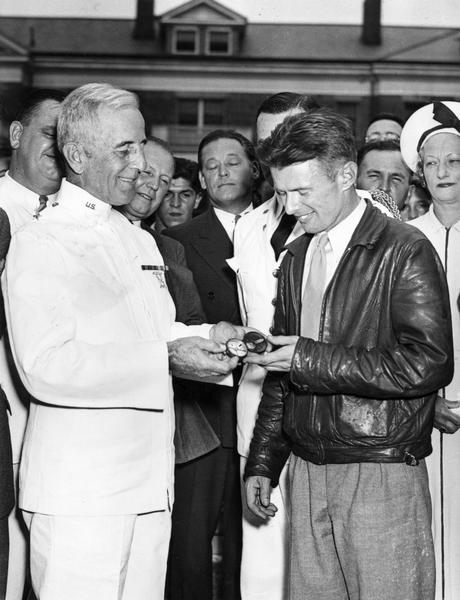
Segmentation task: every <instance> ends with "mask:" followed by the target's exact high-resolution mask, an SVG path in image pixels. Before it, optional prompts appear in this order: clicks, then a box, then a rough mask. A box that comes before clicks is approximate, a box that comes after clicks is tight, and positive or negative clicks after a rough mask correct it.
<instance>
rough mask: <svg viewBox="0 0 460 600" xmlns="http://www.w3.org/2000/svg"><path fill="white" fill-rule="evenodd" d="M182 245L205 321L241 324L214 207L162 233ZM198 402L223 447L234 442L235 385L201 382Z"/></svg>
mask: <svg viewBox="0 0 460 600" xmlns="http://www.w3.org/2000/svg"><path fill="white" fill-rule="evenodd" d="M163 234H164V235H166V236H169V237H172V238H174V239H176V240H177V241H179V242H180V243H181V244H182V245H183V246H184V248H185V256H186V259H187V264H188V266H189V268H190V270H191V271H192V273H193V278H194V280H195V283H196V286H197V288H198V293H199V295H200V298H201V303H202V305H203V308H204V312H205V315H206V320H207V321H208V322H209V323H217V322H219V321H230V322H231V323H235V324H240V323H241V317H240V312H239V305H238V292H237V284H236V276H235V273H234V272H233V271H232V269H231V268H230V267H229V266H228V265H227V263H226V259H227V258H230V257H232V256H233V244H232V242H231V241H230V239H229V237H228V235H227V232H226V231H225V229H224V228H223V226H222V225H221V223H220V221H219V219H218V218H217V216H216V214H215V212H214V210H213V209H212V208H211V209H209V210H208V211H206V212H205V213H203V214H201V215H199V216H198V217H195V218H193V219H192V220H191V221H190V222H189V223H186V224H185V225H178V226H177V227H172V228H171V229H167V230H165V231H164V232H163ZM200 385H201V388H202V392H201V397H200V399H199V404H200V407H201V409H202V410H203V412H204V414H205V415H206V417H207V418H208V421H209V422H210V423H211V425H212V427H213V428H214V431H215V432H216V434H217V435H218V436H219V439H220V440H221V443H222V446H224V447H234V446H235V445H236V408H235V398H236V385H235V386H234V387H233V389H232V388H228V387H224V386H217V385H212V384H200Z"/></svg>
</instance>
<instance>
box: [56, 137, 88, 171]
mask: <svg viewBox="0 0 460 600" xmlns="http://www.w3.org/2000/svg"><path fill="white" fill-rule="evenodd" d="M62 154H63V156H64V158H65V161H66V163H67V164H68V165H69V167H70V168H71V169H72V171H73V172H74V173H76V174H77V175H81V174H82V173H83V171H84V168H85V164H86V160H87V156H86V153H85V151H84V150H83V147H82V146H81V144H79V143H78V142H67V143H66V144H64V146H63V148H62Z"/></svg>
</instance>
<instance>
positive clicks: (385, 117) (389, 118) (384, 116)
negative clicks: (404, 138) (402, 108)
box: [367, 112, 404, 127]
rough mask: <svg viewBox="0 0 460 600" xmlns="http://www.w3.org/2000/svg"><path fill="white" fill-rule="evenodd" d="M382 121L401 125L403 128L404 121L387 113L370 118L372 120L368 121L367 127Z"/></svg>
mask: <svg viewBox="0 0 460 600" xmlns="http://www.w3.org/2000/svg"><path fill="white" fill-rule="evenodd" d="M383 120H385V121H394V122H395V123H398V125H401V127H404V119H402V118H401V117H399V116H398V115H395V114H393V113H389V112H380V113H377V114H376V115H374V116H373V117H372V119H371V120H370V121H369V123H368V124H367V127H369V125H372V123H375V122H376V121H383Z"/></svg>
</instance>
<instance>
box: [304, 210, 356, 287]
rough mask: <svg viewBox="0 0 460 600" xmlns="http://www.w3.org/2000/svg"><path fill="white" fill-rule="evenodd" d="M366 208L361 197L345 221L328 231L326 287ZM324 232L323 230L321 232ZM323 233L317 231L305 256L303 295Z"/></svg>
mask: <svg viewBox="0 0 460 600" xmlns="http://www.w3.org/2000/svg"><path fill="white" fill-rule="evenodd" d="M365 210H366V203H365V201H364V200H363V199H362V198H361V200H360V201H359V203H358V206H356V208H355V209H354V210H353V211H352V212H351V213H350V214H349V215H348V217H346V218H345V219H343V221H340V223H338V224H337V225H336V226H335V227H333V228H332V229H330V230H329V231H328V232H327V236H328V239H329V243H328V244H326V248H325V251H326V252H325V254H326V284H325V285H326V287H325V289H326V288H327V286H328V285H329V282H330V281H331V279H332V277H333V276H334V273H335V271H336V269H337V266H338V264H339V262H340V259H341V258H342V256H343V253H344V252H345V250H346V248H347V246H348V243H349V241H350V240H351V236H352V235H353V233H354V231H355V229H356V227H357V226H358V223H359V222H360V220H361V218H362V216H363V214H364V211H365ZM321 233H322V232H321ZM321 233H317V234H316V235H314V236H313V238H312V240H311V242H310V244H309V246H308V249H307V254H306V256H305V266H304V271H303V277H302V296H303V290H304V288H305V284H306V282H307V278H308V272H309V270H310V263H311V256H312V253H313V250H314V248H315V247H316V243H315V241H316V238H317V237H318V236H319V235H321Z"/></svg>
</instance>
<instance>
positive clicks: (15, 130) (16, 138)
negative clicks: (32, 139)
mask: <svg viewBox="0 0 460 600" xmlns="http://www.w3.org/2000/svg"><path fill="white" fill-rule="evenodd" d="M23 131H24V127H23V126H22V123H20V122H19V121H13V122H12V123H11V125H10V146H11V148H13V150H16V149H17V148H19V144H20V140H21V136H22V132H23Z"/></svg>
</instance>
